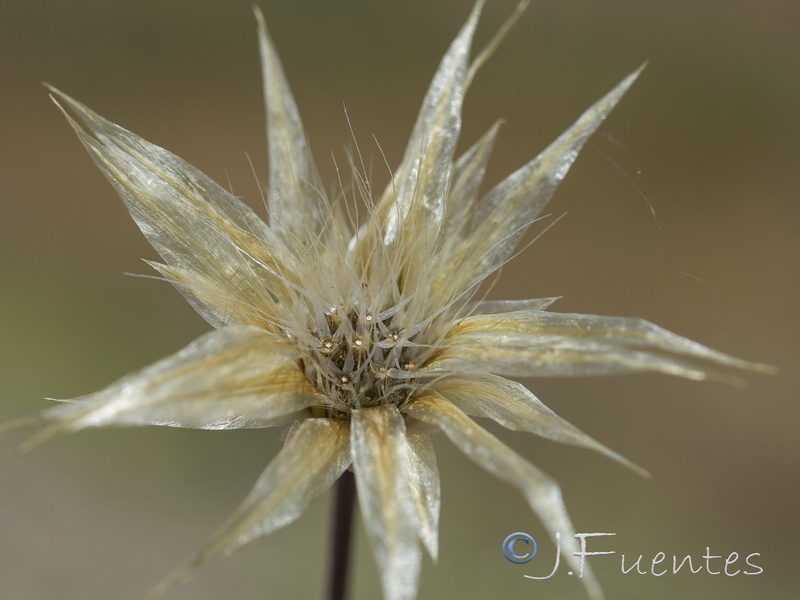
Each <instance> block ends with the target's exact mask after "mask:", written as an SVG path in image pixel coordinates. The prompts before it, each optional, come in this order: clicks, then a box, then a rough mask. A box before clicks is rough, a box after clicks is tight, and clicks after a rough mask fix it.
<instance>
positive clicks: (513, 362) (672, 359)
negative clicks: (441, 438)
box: [430, 311, 774, 383]
mask: <svg viewBox="0 0 800 600" xmlns="http://www.w3.org/2000/svg"><path fill="white" fill-rule="evenodd" d="M442 347H443V350H442V351H441V353H440V354H439V355H438V356H437V357H436V359H435V360H434V361H432V362H431V363H430V366H431V368H432V370H444V371H447V370H465V369H478V370H482V371H486V372H492V373H498V374H501V375H513V376H540V375H541V376H552V375H572V376H574V375H603V374H613V373H624V372H632V371H660V372H663V373H668V374H671V375H678V376H680V377H687V378H689V379H706V378H715V379H723V380H728V381H730V382H734V383H735V382H736V381H738V380H737V379H736V378H731V377H728V376H726V375H721V374H718V373H714V372H707V371H705V370H704V369H702V368H700V367H697V366H696V365H694V364H693V363H691V362H689V361H687V360H685V359H682V358H678V357H676V355H677V356H683V357H686V358H687V359H692V360H695V361H707V362H711V363H716V364H718V365H724V366H726V367H733V368H739V369H746V370H751V371H760V372H766V373H769V372H773V371H774V369H773V368H772V367H769V366H767V365H762V364H759V363H751V362H747V361H744V360H741V359H738V358H734V357H732V356H728V355H727V354H723V353H722V352H718V351H716V350H712V349H711V348H708V347H707V346H704V345H703V344H699V343H697V342H693V341H692V340H689V339H687V338H684V337H682V336H679V335H677V334H675V333H672V332H670V331H667V330H666V329H663V328H662V327H658V326H657V325H654V324H653V323H650V322H648V321H645V320H642V319H636V318H628V317H603V316H596V315H580V314H570V313H550V312H545V311H517V312H511V313H505V314H494V315H478V316H473V317H467V318H465V319H462V320H461V321H459V322H458V323H457V324H456V325H455V326H454V327H453V328H452V329H451V330H450V332H449V334H448V336H447V338H446V340H445V341H444V343H443V344H442Z"/></svg>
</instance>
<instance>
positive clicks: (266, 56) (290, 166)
mask: <svg viewBox="0 0 800 600" xmlns="http://www.w3.org/2000/svg"><path fill="white" fill-rule="evenodd" d="M255 14H256V19H257V20H258V42H259V48H260V50H261V68H262V72H263V84H264V101H265V104H266V109H267V141H268V144H269V183H270V190H269V195H268V206H269V212H270V218H271V224H272V226H273V228H274V229H275V230H276V231H277V232H279V233H280V234H281V235H283V236H284V237H285V238H286V240H287V243H288V244H291V243H292V242H303V243H308V242H313V240H314V239H315V238H317V237H319V236H321V235H322V234H323V232H324V230H325V228H326V223H328V222H329V221H330V217H329V215H328V213H329V212H330V210H329V209H328V207H327V204H326V201H325V196H324V189H323V186H322V184H321V183H320V179H319V175H318V174H317V168H316V166H315V165H314V160H313V159H312V157H311V151H310V149H309V148H308V142H307V141H306V134H305V131H304V129H303V123H302V121H301V119H300V113H299V112H298V110H297V105H296V103H295V101H294V97H293V96H292V92H291V90H290V89H289V83H288V82H287V81H286V76H285V75H284V73H283V68H282V67H281V63H280V59H279V58H278V54H277V52H276V51H275V48H274V47H273V45H272V40H270V37H269V33H268V32H267V26H266V24H265V22H264V17H263V15H262V14H261V10H260V9H259V8H257V7H256V8H255Z"/></svg>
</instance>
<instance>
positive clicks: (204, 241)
mask: <svg viewBox="0 0 800 600" xmlns="http://www.w3.org/2000/svg"><path fill="white" fill-rule="evenodd" d="M52 92H53V94H54V95H55V96H57V98H58V100H59V101H60V102H63V103H64V104H65V105H66V106H67V107H68V108H70V109H71V110H72V111H74V112H75V114H76V115H78V117H80V119H81V120H82V121H83V123H84V125H85V126H86V127H87V128H88V130H89V132H88V133H87V131H86V130H84V129H83V128H82V127H81V126H80V125H79V124H78V123H77V122H76V121H75V120H74V119H72V118H71V117H70V116H69V115H67V114H66V111H65V116H66V117H67V119H68V121H69V123H70V125H71V126H72V128H73V129H74V130H75V133H76V134H77V135H78V137H79V138H80V140H81V142H82V143H83V145H84V146H85V147H86V149H87V150H88V152H89V154H90V156H91V157H92V159H93V160H94V162H95V163H96V164H97V166H98V167H99V168H100V170H101V171H102V172H103V174H104V175H105V176H106V177H107V178H108V180H109V181H110V182H111V184H112V185H113V186H114V188H115V189H116V191H117V193H118V194H119V195H120V197H121V198H122V200H123V201H124V202H125V205H126V206H127V208H128V210H129V211H130V213H131V216H132V217H133V218H134V220H135V221H136V224H137V225H138V226H139V228H140V229H141V230H142V233H144V235H145V236H146V237H147V240H148V241H149V242H150V243H151V244H152V245H153V247H154V248H155V249H156V250H157V251H158V253H159V254H160V255H161V256H162V258H163V259H164V260H165V261H166V262H167V263H168V264H169V265H170V266H171V267H173V268H177V269H181V270H182V271H183V272H184V273H187V274H190V275H191V274H196V275H197V276H198V277H201V278H203V279H205V280H207V281H210V282H213V284H214V285H216V286H217V289H218V294H217V296H218V298H219V301H218V304H215V305H212V306H209V307H207V308H206V307H205V306H204V304H205V303H204V302H200V301H199V300H198V299H196V298H190V300H192V304H193V306H195V308H198V309H199V311H200V314H201V315H202V316H203V317H204V318H205V319H206V320H208V321H209V322H210V323H211V324H212V325H214V326H217V327H218V326H221V325H227V324H231V323H236V322H248V321H247V320H246V319H242V320H240V319H238V318H237V316H238V314H237V308H238V307H239V306H241V305H242V304H244V303H247V304H250V305H254V306H260V307H262V309H267V310H269V309H270V307H272V306H273V305H274V302H273V300H272V297H271V296H270V291H271V292H272V293H273V294H276V293H279V291H280V283H281V278H282V277H287V272H286V265H285V262H286V260H287V256H286V255H285V253H283V254H281V252H280V246H279V245H277V240H276V238H275V234H274V233H273V232H272V231H271V230H270V229H269V228H268V227H267V226H266V225H265V224H264V222H263V221H262V220H261V219H259V217H258V216H257V215H256V214H255V213H254V212H253V211H252V210H251V209H250V208H248V207H247V206H246V205H245V204H243V203H242V202H240V201H239V200H238V199H236V198H235V197H234V196H233V195H232V194H230V193H229V192H227V191H225V190H224V189H223V188H222V187H220V186H219V185H217V184H216V183H214V181H212V180H211V179H209V178H208V177H207V176H206V175H204V174H203V173H201V172H200V171H198V170H197V169H195V168H194V167H192V166H191V165H190V164H188V163H187V162H186V161H184V160H182V159H180V158H178V157H177V156H175V155H174V154H172V153H171V152H168V151H167V150H164V149H163V148H160V147H159V146H156V145H154V144H151V143H149V142H147V141H145V140H143V139H142V138H140V137H139V136H137V135H135V134H133V133H131V132H130V131H127V130H125V129H123V128H122V127H120V126H118V125H115V124H114V123H111V122H110V121H108V120H106V119H104V118H103V117H101V116H100V115H98V114H97V113H95V112H94V111H92V110H90V109H89V108H87V107H86V106H84V105H83V104H81V103H79V102H78V101H76V100H74V99H73V98H70V97H69V96H67V95H66V94H64V93H62V92H60V91H58V90H55V89H53V90H52ZM90 134H91V135H90ZM279 255H280V258H278V256H279ZM266 286H269V287H270V288H271V289H270V290H269V291H268V290H267V287H266ZM179 289H180V290H181V292H182V293H184V294H187V293H188V292H187V289H186V288H185V287H179Z"/></svg>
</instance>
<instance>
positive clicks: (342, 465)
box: [153, 419, 351, 596]
mask: <svg viewBox="0 0 800 600" xmlns="http://www.w3.org/2000/svg"><path fill="white" fill-rule="evenodd" d="M350 461H351V457H350V427H349V424H348V423H347V422H346V421H340V420H336V419H306V420H304V421H299V422H297V423H296V424H295V425H294V427H293V428H292V430H291V431H290V432H289V436H288V437H287V439H286V444H285V445H284V447H283V449H282V450H281V451H280V452H279V453H278V455H277V456H276V457H275V458H274V459H273V460H272V462H271V463H270V464H269V466H268V467H267V468H266V470H265V471H264V472H263V473H262V474H261V477H259V479H258V481H256V484H255V486H254V487H253V489H252V491H251V492H250V493H249V494H248V496H247V497H246V498H245V500H244V502H242V504H241V505H240V506H239V508H237V509H236V511H235V512H234V513H233V514H232V515H231V516H230V518H229V519H228V521H227V522H226V523H225V524H224V525H223V526H222V527H221V528H220V530H219V531H218V532H217V534H216V535H215V536H214V538H213V539H212V541H211V543H210V544H209V545H208V546H207V547H206V548H205V550H203V551H202V552H201V553H200V554H198V555H197V556H196V557H195V558H194V559H192V560H191V561H190V562H188V563H187V564H186V565H184V566H183V567H181V568H179V569H177V570H176V571H175V572H174V573H173V574H172V575H171V576H170V577H168V578H167V579H166V580H165V581H164V582H162V583H161V584H160V585H159V586H158V587H157V588H156V589H155V590H154V593H153V595H154V596H159V595H161V594H163V593H164V592H165V591H167V590H168V589H169V588H170V587H172V586H173V585H174V584H176V583H178V582H180V581H182V580H184V579H186V578H187V577H189V576H190V575H191V574H192V573H193V572H194V571H195V570H196V569H198V568H199V567H201V566H203V565H205V564H206V563H209V562H211V561H213V560H216V559H218V558H224V557H225V556H228V555H230V554H231V553H232V552H233V551H235V550H237V549H238V548H240V547H242V546H244V545H245V544H247V543H249V542H252V541H253V540H255V539H256V538H259V537H262V536H265V535H269V534H270V533H272V532H273V531H276V530H278V529H280V528H282V527H286V526H287V525H288V524H289V523H291V522H292V521H295V520H296V519H297V518H298V517H299V516H300V515H301V514H302V513H303V512H304V511H305V510H306V508H308V505H309V504H310V503H311V501H312V500H313V499H314V498H315V497H317V496H318V495H319V494H321V493H322V492H324V491H325V490H327V489H328V488H329V487H331V485H333V483H334V482H335V481H336V480H337V479H339V477H340V476H341V475H342V473H344V471H345V469H347V467H348V466H349V465H350Z"/></svg>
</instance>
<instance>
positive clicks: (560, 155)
mask: <svg viewBox="0 0 800 600" xmlns="http://www.w3.org/2000/svg"><path fill="white" fill-rule="evenodd" d="M640 71H641V69H639V70H637V71H635V72H634V73H631V74H630V75H628V76H627V77H626V78H625V79H623V80H622V82H620V83H619V85H617V87H615V88H614V89H613V90H611V92H609V93H608V94H606V95H605V96H604V97H603V98H601V99H600V100H599V101H598V102H596V103H595V104H594V105H592V106H591V107H590V108H589V109H588V110H587V111H586V112H585V113H583V115H581V117H580V118H579V119H578V120H577V121H576V122H575V124H573V125H572V126H571V127H570V128H569V129H567V130H566V131H565V132H564V133H562V134H561V135H560V136H559V137H558V138H557V139H556V140H555V141H554V142H553V143H552V144H550V146H548V147H547V149H545V150H544V151H543V152H542V153H541V154H539V156H537V157H536V158H535V159H533V160H532V161H531V162H529V163H528V164H526V165H524V166H523V167H521V168H520V169H518V170H517V171H515V172H514V173H512V174H511V175H509V176H508V177H507V178H506V179H505V180H503V181H502V182H501V183H499V184H497V185H496V186H495V187H494V188H493V189H492V190H491V191H490V192H489V193H488V194H487V195H486V196H484V197H483V198H482V199H481V200H480V201H479V202H478V203H477V204H476V205H475V210H474V211H472V214H471V221H470V224H469V225H468V226H467V228H466V230H465V236H464V237H463V241H462V242H461V243H460V244H457V245H451V246H450V247H449V248H448V251H447V254H446V255H444V261H443V263H442V265H441V269H442V272H441V274H440V275H439V280H438V282H437V283H438V284H439V285H444V284H445V282H447V284H448V285H451V286H454V285H455V282H457V281H458V278H460V280H461V283H460V285H459V288H460V289H461V290H468V289H471V288H472V286H473V285H475V284H476V283H478V282H480V281H481V280H483V279H485V278H486V277H487V276H488V275H489V274H490V273H492V272H493V271H494V270H496V269H497V268H498V267H499V266H501V265H502V264H503V262H504V261H505V260H506V259H507V258H508V257H509V255H510V254H511V252H512V251H513V250H514V248H515V247H516V246H517V243H518V242H519V240H520V239H521V237H522V235H523V234H524V232H525V231H526V230H527V228H528V226H529V225H530V224H531V223H532V222H533V220H534V219H535V218H536V217H537V215H538V214H539V213H540V212H541V210H542V208H544V206H545V204H547V202H548V201H549V200H550V197H551V196H552V195H553V192H555V190H556V188H557V187H558V185H559V184H560V183H561V181H562V180H563V179H564V177H565V176H566V174H567V172H568V171H569V169H570V167H571V166H572V163H573V162H574V161H575V159H576V158H577V157H578V153H579V152H580V150H581V148H582V147H583V145H584V144H585V143H586V141H587V140H588V139H589V137H590V136H591V135H592V134H593V133H594V132H595V130H597V128H598V127H599V126H600V124H601V123H602V122H603V120H604V119H605V118H606V117H607V116H608V114H609V113H610V112H611V109H613V108H614V106H615V105H616V104H617V103H618V102H619V100H620V99H621V98H622V96H623V95H624V94H625V92H626V91H627V90H628V88H630V86H631V85H632V84H633V82H634V81H635V80H636V78H637V77H638V75H639V73H640ZM456 241H457V240H456ZM454 259H457V260H454Z"/></svg>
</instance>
